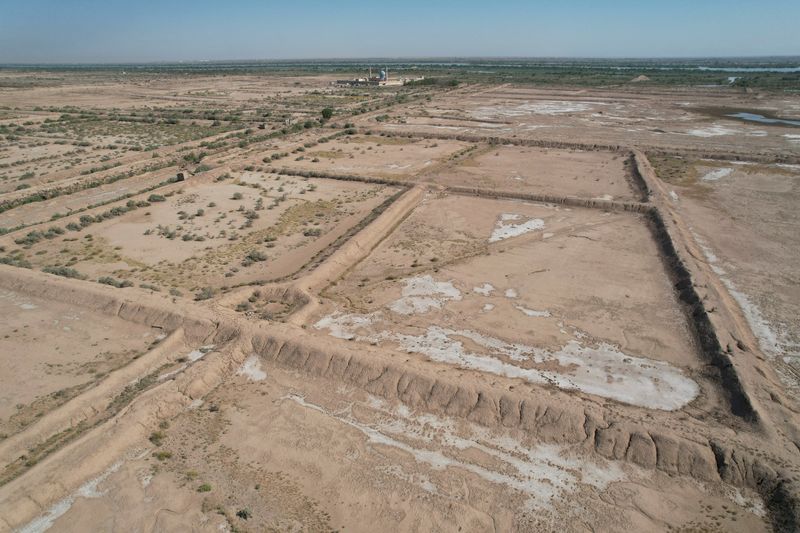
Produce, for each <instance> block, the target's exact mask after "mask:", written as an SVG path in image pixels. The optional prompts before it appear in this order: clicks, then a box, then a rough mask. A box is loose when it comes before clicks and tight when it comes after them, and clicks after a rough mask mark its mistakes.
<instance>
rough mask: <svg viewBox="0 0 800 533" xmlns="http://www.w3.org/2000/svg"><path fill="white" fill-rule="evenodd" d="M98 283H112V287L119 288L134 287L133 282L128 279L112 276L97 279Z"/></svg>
mask: <svg viewBox="0 0 800 533" xmlns="http://www.w3.org/2000/svg"><path fill="white" fill-rule="evenodd" d="M97 283H102V284H103V285H111V286H112V287H116V288H118V289H122V288H125V287H133V282H131V281H130V280H127V279H123V280H119V279H115V278H112V277H111V276H102V277H100V278H99V279H98V280H97Z"/></svg>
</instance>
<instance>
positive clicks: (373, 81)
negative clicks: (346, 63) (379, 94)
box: [333, 67, 424, 87]
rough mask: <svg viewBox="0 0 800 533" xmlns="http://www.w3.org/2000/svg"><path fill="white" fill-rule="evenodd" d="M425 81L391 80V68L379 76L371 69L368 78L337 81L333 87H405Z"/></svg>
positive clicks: (412, 79) (380, 72) (411, 79)
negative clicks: (407, 84)
mask: <svg viewBox="0 0 800 533" xmlns="http://www.w3.org/2000/svg"><path fill="white" fill-rule="evenodd" d="M421 79H424V77H418V78H397V79H390V78H389V67H386V68H384V69H383V70H381V71H379V72H378V75H377V76H373V75H372V68H370V69H369V75H368V76H367V77H366V78H353V79H349V80H336V81H335V82H333V85H343V86H350V87H356V86H362V87H363V86H368V87H384V86H387V85H395V86H396V85H405V84H406V83H407V82H409V81H417V80H421Z"/></svg>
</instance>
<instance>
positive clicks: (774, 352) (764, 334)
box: [694, 233, 786, 357]
mask: <svg viewBox="0 0 800 533" xmlns="http://www.w3.org/2000/svg"><path fill="white" fill-rule="evenodd" d="M694 238H695V241H696V242H697V244H698V245H699V246H700V249H701V250H703V255H705V257H706V260H707V261H708V263H709V265H710V266H711V269H712V270H713V271H714V272H715V273H716V274H717V275H718V276H719V278H720V280H721V281H722V283H723V285H725V288H726V289H728V292H729V293H730V295H731V296H733V299H734V300H736V303H738V304H739V307H740V308H741V310H742V313H743V314H744V316H745V319H746V320H747V323H748V324H749V326H750V329H751V330H752V331H753V333H754V334H755V336H756V338H757V339H758V345H759V347H760V348H761V351H763V352H764V353H765V354H766V355H768V356H770V357H781V356H783V355H786V353H785V350H784V348H783V343H782V341H781V339H780V336H779V335H778V333H777V332H776V331H775V329H774V328H773V326H772V324H770V323H769V322H768V321H767V320H766V319H765V318H764V315H763V314H762V312H761V309H759V307H758V306H757V305H756V304H754V303H753V302H752V301H751V300H750V298H749V297H748V296H747V295H746V294H744V293H743V292H741V291H740V290H739V289H738V288H737V287H736V285H735V284H734V283H733V282H732V281H731V280H730V279H729V278H728V277H727V276H726V274H727V272H726V271H725V270H724V269H723V268H722V267H720V266H719V258H718V257H717V256H716V254H715V253H714V251H713V250H712V249H711V247H709V246H708V244H707V243H706V242H705V240H704V239H703V238H702V237H700V236H699V235H698V234H696V233H694Z"/></svg>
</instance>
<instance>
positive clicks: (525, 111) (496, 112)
mask: <svg viewBox="0 0 800 533" xmlns="http://www.w3.org/2000/svg"><path fill="white" fill-rule="evenodd" d="M597 105H604V104H602V103H599V102H573V101H567V100H543V101H540V102H534V103H525V104H520V105H516V106H515V105H495V106H484V107H479V108H477V109H476V110H474V111H473V112H472V116H473V117H475V118H478V119H481V120H486V119H492V118H497V117H524V116H528V115H551V116H552V115H560V114H563V113H582V112H584V111H590V110H592V109H594V106H597Z"/></svg>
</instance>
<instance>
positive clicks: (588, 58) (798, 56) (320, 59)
mask: <svg viewBox="0 0 800 533" xmlns="http://www.w3.org/2000/svg"><path fill="white" fill-rule="evenodd" d="M736 59H742V60H749V61H752V60H767V59H781V60H789V59H792V60H795V59H796V60H798V61H800V54H771V55H729V56H727V55H710V56H707V55H697V56H672V55H664V56H577V55H576V56H358V57H305V58H301V57H297V58H247V59H245V58H238V59H236V58H230V59H161V60H141V61H52V62H41V61H32V62H13V63H12V62H10V63H3V62H0V68H7V67H30V66H40V67H46V66H119V65H133V66H137V65H182V64H225V63H258V62H261V63H291V62H308V63H313V62H323V61H325V62H331V61H341V62H347V61H420V62H429V61H444V60H449V61H452V60H462V61H474V60H483V61H500V60H517V61H519V60H528V61H530V60H540V61H541V60H562V61H563V60H567V61H645V60H650V61H653V60H657V61H668V60H691V61H697V60H736Z"/></svg>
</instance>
